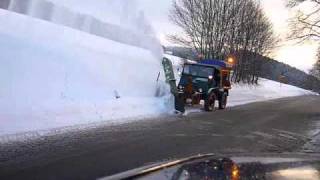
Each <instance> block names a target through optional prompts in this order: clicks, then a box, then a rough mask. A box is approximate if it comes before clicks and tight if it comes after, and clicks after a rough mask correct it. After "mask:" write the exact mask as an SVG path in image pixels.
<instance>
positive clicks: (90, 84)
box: [0, 10, 172, 135]
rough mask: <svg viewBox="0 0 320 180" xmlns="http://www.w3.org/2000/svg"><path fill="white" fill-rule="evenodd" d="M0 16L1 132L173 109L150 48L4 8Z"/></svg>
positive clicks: (88, 121) (148, 114)
mask: <svg viewBox="0 0 320 180" xmlns="http://www.w3.org/2000/svg"><path fill="white" fill-rule="evenodd" d="M0 23H1V24H5V26H1V27H0V51H1V53H0V61H1V64H2V66H0V82H1V86H0V117H1V119H0V123H1V126H0V135H4V134H13V133H18V132H26V131H34V130H39V129H40V130H41V129H51V128H58V127H64V126H72V125H75V124H88V123H94V122H100V121H117V122H118V121H121V119H128V117H137V116H143V117H155V116H158V115H160V114H162V113H166V112H168V111H169V110H170V109H172V108H171V104H172V103H171V99H170V96H169V95H166V93H168V92H169V90H168V89H167V86H166V85H165V83H164V81H163V77H162V76H160V79H159V81H157V79H158V74H159V72H161V71H162V67H161V58H158V57H156V56H154V54H153V53H152V52H151V51H148V50H145V49H142V48H138V47H133V46H129V45H125V44H121V43H117V42H115V41H111V40H108V39H105V38H101V37H98V36H93V35H91V34H88V33H84V32H81V31H77V30H74V29H72V28H68V27H65V26H61V25H57V24H54V23H50V22H47V21H43V20H39V19H35V18H32V17H29V16H25V15H21V14H17V13H14V12H10V11H6V10H0ZM162 75H163V74H162ZM159 91H160V92H159ZM156 95H158V96H159V95H161V97H156ZM119 97H120V98H119Z"/></svg>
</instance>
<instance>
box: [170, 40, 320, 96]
mask: <svg viewBox="0 0 320 180" xmlns="http://www.w3.org/2000/svg"><path fill="white" fill-rule="evenodd" d="M165 51H167V52H170V53H171V54H172V55H174V56H178V57H181V58H186V59H190V60H197V58H198V57H197V53H196V51H195V50H192V49H190V48H184V47H174V46H171V47H165ZM251 56H256V60H255V62H256V63H255V64H256V68H257V70H258V71H257V73H258V74H257V75H258V76H259V77H261V78H266V79H270V80H274V81H281V82H282V83H285V84H289V85H293V86H297V87H300V88H303V89H308V90H312V91H315V92H318V93H320V80H319V79H317V78H315V77H314V76H312V75H309V74H307V73H305V72H303V71H301V70H299V69H296V68H294V67H292V66H290V65H287V64H284V63H281V62H278V61H276V60H274V59H271V58H268V57H265V56H261V55H251Z"/></svg>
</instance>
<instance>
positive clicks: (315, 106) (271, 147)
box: [0, 96, 320, 180]
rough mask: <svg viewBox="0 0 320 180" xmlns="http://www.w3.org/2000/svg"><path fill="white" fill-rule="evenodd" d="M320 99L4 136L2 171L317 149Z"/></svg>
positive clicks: (78, 169) (34, 172) (46, 174)
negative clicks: (18, 138)
mask: <svg viewBox="0 0 320 180" xmlns="http://www.w3.org/2000/svg"><path fill="white" fill-rule="evenodd" d="M319 104H320V97H319V96H301V97H292V98H285V99H280V100H272V101H268V102H258V103H253V104H248V105H242V106H236V107H231V108H228V109H227V110H225V111H216V112H213V113H194V114H190V115H189V116H184V117H177V116H176V117H161V118H157V119H152V120H144V121H137V122H131V123H128V124H123V125H118V126H97V127H95V128H93V129H82V130H81V131H73V132H68V133H64V134H58V135H55V136H42V137H41V138H39V139H37V140H33V141H24V142H18V143H10V142H9V143H4V144H0V167H1V168H0V179H10V180H11V179H12V180H14V179H68V180H69V179H77V180H81V179H96V178H98V177H102V176H106V175H111V174H114V173H119V172H121V171H125V170H128V169H132V168H137V167H140V166H142V165H146V164H148V163H153V162H158V161H163V160H167V159H170V158H183V157H187V156H190V155H196V154H199V153H202V154H203V153H221V154H226V153H230V154H231V155H232V153H236V154H237V153H247V154H250V155H255V154H258V153H261V152H263V153H270V152H271V153H282V152H289V153H303V152H308V153H320V142H319V137H318V135H319V134H318V133H317V132H319V129H320V126H319V122H320V108H319ZM306 107H307V108H306ZM233 156H236V155H234V154H233Z"/></svg>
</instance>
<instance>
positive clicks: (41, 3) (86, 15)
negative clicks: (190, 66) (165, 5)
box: [0, 0, 162, 58]
mask: <svg viewBox="0 0 320 180" xmlns="http://www.w3.org/2000/svg"><path fill="white" fill-rule="evenodd" d="M68 2H69V3H68ZM81 5H82V6H81ZM90 5H92V6H95V8H86V7H88V6H90ZM99 5H101V7H102V6H103V10H104V11H103V12H102V11H100V13H98V12H99V10H101V8H98V7H99ZM79 6H80V7H84V8H80V9H79V8H74V7H79ZM0 8H2V9H7V10H10V11H13V12H17V13H21V14H25V15H28V16H32V17H35V18H39V19H43V20H46V21H50V22H53V23H56V24H59V25H64V26H67V27H71V28H74V29H77V30H81V31H84V32H87V33H90V34H94V35H97V36H101V37H104V38H107V39H111V40H114V41H117V42H120V43H124V44H128V45H133V46H138V47H141V48H144V49H148V50H151V52H153V53H154V55H156V56H158V57H159V58H160V56H162V48H161V45H160V43H159V41H158V40H157V38H156V35H155V34H154V32H153V29H152V27H151V25H150V24H149V22H148V21H147V20H146V18H145V16H144V13H143V11H141V10H139V8H138V4H137V3H136V2H135V1H134V0H108V1H105V2H102V1H95V2H91V1H87V2H85V1H83V2H79V1H61V0H58V1H57V0H1V1H0ZM86 9H91V11H95V13H90V11H86ZM97 13H98V14H100V16H98V18H97V17H96V14H97ZM101 14H102V15H101Z"/></svg>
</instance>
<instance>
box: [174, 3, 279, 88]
mask: <svg viewBox="0 0 320 180" xmlns="http://www.w3.org/2000/svg"><path fill="white" fill-rule="evenodd" d="M170 18H171V20H172V22H174V23H175V24H176V25H178V26H179V27H180V28H182V29H183V32H184V33H183V34H179V35H171V36H170V39H171V40H172V41H173V42H175V43H178V44H180V45H183V46H185V47H189V48H193V49H194V50H195V51H196V53H197V54H199V55H201V56H200V57H199V58H205V59H219V60H225V59H226V58H228V57H229V56H232V57H233V58H234V59H235V60H236V62H235V69H234V74H233V77H232V80H233V81H235V82H240V81H244V82H247V83H257V80H258V77H259V71H260V69H259V68H260V65H259V64H258V63H259V62H258V60H257V55H260V54H262V55H264V54H267V53H268V52H269V51H270V50H271V49H272V47H273V45H274V43H275V38H274V36H273V31H272V25H271V23H270V22H269V20H268V19H267V18H266V16H265V14H264V12H263V10H262V8H261V6H260V4H259V3H258V2H257V1H255V0H175V1H174V3H173V9H172V11H171V15H170Z"/></svg>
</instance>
